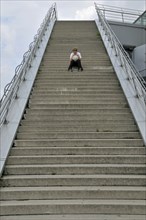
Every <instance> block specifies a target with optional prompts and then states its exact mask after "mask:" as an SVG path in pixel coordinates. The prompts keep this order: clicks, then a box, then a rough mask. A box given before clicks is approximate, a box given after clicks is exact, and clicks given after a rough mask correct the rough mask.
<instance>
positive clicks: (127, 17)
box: [96, 3, 143, 23]
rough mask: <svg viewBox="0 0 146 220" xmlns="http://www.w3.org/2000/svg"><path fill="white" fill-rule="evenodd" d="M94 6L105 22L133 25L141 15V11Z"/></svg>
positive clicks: (100, 5)
mask: <svg viewBox="0 0 146 220" xmlns="http://www.w3.org/2000/svg"><path fill="white" fill-rule="evenodd" d="M96 5H97V7H98V8H99V9H100V11H101V12H102V14H103V16H104V17H105V18H106V19H107V20H113V21H114V20H115V21H121V22H124V23H125V22H126V23H133V22H134V21H135V20H137V19H138V17H139V16H140V15H141V14H142V13H143V11H142V10H134V9H128V8H120V7H115V6H114V7H113V6H109V5H102V4H97V3H96Z"/></svg>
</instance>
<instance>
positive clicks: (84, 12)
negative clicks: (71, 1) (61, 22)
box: [75, 6, 97, 20]
mask: <svg viewBox="0 0 146 220" xmlns="http://www.w3.org/2000/svg"><path fill="white" fill-rule="evenodd" d="M96 17H97V16H96V11H95V8H94V6H89V7H87V8H83V9H81V10H77V11H76V14H75V19H76V20H91V19H95V18H96Z"/></svg>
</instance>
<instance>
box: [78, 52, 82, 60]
mask: <svg viewBox="0 0 146 220" xmlns="http://www.w3.org/2000/svg"><path fill="white" fill-rule="evenodd" d="M77 56H78V57H79V59H80V60H81V59H82V56H81V53H79V52H78V53H77Z"/></svg>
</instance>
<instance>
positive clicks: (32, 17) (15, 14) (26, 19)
mask: <svg viewBox="0 0 146 220" xmlns="http://www.w3.org/2000/svg"><path fill="white" fill-rule="evenodd" d="M55 2H56V3H57V11H58V20H90V19H91V20H93V19H95V18H96V13H95V9H94V1H92V0H91V1H83V0H82V1H78V0H74V1H70V0H68V1H58V0H57V1H55ZM95 2H97V3H98V4H104V5H110V6H118V7H124V8H130V9H136V10H137V9H139V10H143V11H144V10H146V8H145V0H115V1H114V0H96V1H95ZM53 3H54V1H47V0H46V1H39V0H35V1H33V0H25V1H23V0H17V1H15V0H1V2H0V4H1V51H0V52H1V60H0V61H1V74H0V86H1V90H0V93H1V96H2V94H3V89H4V86H5V85H6V84H7V83H9V82H10V81H11V79H12V77H13V76H14V73H15V68H16V66H17V65H19V64H20V63H21V61H22V57H23V54H24V53H25V52H26V51H27V50H28V46H29V44H30V43H31V42H32V41H33V37H34V35H35V34H36V33H37V30H38V28H39V27H40V24H41V23H42V21H43V19H44V17H45V15H46V13H47V11H48V9H49V8H50V6H51V5H52V4H53Z"/></svg>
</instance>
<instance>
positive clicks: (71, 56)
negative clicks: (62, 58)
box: [70, 53, 74, 61]
mask: <svg viewBox="0 0 146 220" xmlns="http://www.w3.org/2000/svg"><path fill="white" fill-rule="evenodd" d="M73 55H74V54H73V53H71V54H70V61H72V58H73Z"/></svg>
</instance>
